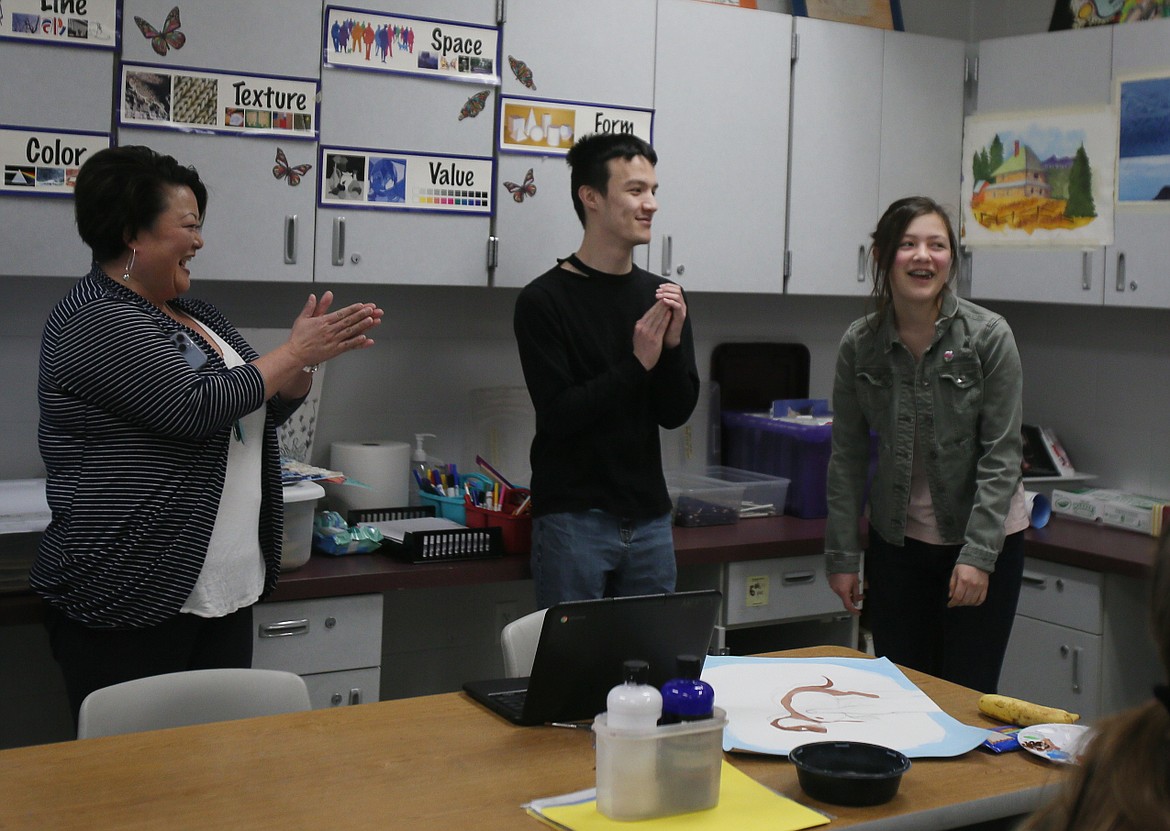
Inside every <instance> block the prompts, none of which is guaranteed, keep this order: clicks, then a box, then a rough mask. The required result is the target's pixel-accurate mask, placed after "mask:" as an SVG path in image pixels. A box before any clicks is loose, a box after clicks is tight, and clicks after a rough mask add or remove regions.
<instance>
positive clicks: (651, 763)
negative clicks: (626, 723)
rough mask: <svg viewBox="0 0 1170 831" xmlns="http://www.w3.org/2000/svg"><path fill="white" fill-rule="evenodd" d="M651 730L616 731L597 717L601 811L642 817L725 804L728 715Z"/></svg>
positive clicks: (621, 817)
mask: <svg viewBox="0 0 1170 831" xmlns="http://www.w3.org/2000/svg"><path fill="white" fill-rule="evenodd" d="M714 713H715V714H714V717H713V718H709V719H703V720H701V721H685V722H682V723H680V724H669V725H666V726H663V727H656V728H654V729H653V730H647V731H645V732H636V733H635V732H625V731H621V730H615V729H614V728H612V727H609V726H608V724H607V723H606V714H605V713H602V714H601V715H599V716H598V717H597V718H596V719H594V720H593V732H594V734H595V738H596V744H597V810H598V811H600V812H601V813H602V814H604V815H605V816H607V817H609V818H610V819H616V820H638V819H652V818H654V817H665V816H670V815H672V814H685V813H688V812H690V811H703V810H706V809H707V808H714V807H715V806H716V805H717V804H719V778H720V777H719V774H720V770H721V767H722V764H723V728H724V727H726V726H727V714H726V713H725V712H724V711H723V710H722V709H720V708H719V707H716V708H715V711H714Z"/></svg>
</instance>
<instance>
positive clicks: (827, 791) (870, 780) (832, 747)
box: [788, 742, 910, 806]
mask: <svg viewBox="0 0 1170 831" xmlns="http://www.w3.org/2000/svg"><path fill="white" fill-rule="evenodd" d="M788 760H789V761H790V762H792V764H794V765H796V777H797V779H798V780H799V781H800V787H802V788H804V792H805V793H807V794H808V795H809V796H811V797H812V798H813V799H819V800H820V801H821V802H828V803H830V804H833V805H854V806H860V805H881V804H882V803H883V802H889V801H890V800H891V799H893V798H894V794H896V793H897V792H898V785H899V784H900V783H901V781H902V774H903V773H905V772H906V771H907V770H909V769H910V760H909V759H907V758H906V757H905V756H904V755H902V754H901V753H899V752H898V751H896V750H893V749H891V748H888V747H882V746H881V745H876V744H865V743H864V742H812V743H811V744H802V745H801V746H800V747H797V748H795V749H794V750H793V751H792V752H791V753H789V754H788Z"/></svg>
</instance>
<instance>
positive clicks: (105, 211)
mask: <svg viewBox="0 0 1170 831" xmlns="http://www.w3.org/2000/svg"><path fill="white" fill-rule="evenodd" d="M206 211H207V187H206V186H205V185H204V184H203V181H202V180H201V179H200V178H199V174H198V173H197V172H196V171H195V169H194V168H191V167H184V166H183V165H181V164H179V163H178V162H177V161H175V159H173V158H171V157H170V156H165V155H163V154H161V153H156V152H155V151H154V150H151V149H150V148H149V147H141V146H126V147H111V148H109V149H107V150H102V151H100V152H98V153H96V154H95V155H94V156H93V157H91V158H90V159H89V161H87V162H86V164H84V165H83V166H82V167H81V170H80V171H79V172H78V174H77V185H76V187H75V189H74V212H75V216H76V220H77V231H78V233H79V234H80V236H81V239H82V241H84V242H85V244H86V245H88V246H89V248H90V250H91V251H92V252H93V259H94V262H96V263H97V264H98V265H99V266H101V268H102V270H103V271H104V272H106V273H107V274H110V275H117V276H119V277H121V278H123V282H125V284H126V285H127V287H128V288H131V289H132V290H133V291H135V292H137V293H138V294H141V295H143V296H144V297H146V298H147V299H148V300H151V301H152V302H154V303H156V304H158V303H165V302H166V301H167V300H171V299H173V298H175V297H178V296H179V295H181V294H184V293H186V291H187V290H188V289H189V288H190V287H191V271H190V268H189V261H190V260H191V259H192V258H193V257H194V256H195V255H196V254H197V253H198V251H199V249H200V248H202V247H203V236H202V230H203V217H204V214H205V213H206ZM126 275H130V276H131V278H132V279H125V276H126Z"/></svg>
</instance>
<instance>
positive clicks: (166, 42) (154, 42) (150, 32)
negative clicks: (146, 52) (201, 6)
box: [134, 6, 187, 57]
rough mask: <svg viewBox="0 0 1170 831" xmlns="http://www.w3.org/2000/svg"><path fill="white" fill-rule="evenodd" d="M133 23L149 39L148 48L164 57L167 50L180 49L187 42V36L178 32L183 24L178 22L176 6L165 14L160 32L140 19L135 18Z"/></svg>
mask: <svg viewBox="0 0 1170 831" xmlns="http://www.w3.org/2000/svg"><path fill="white" fill-rule="evenodd" d="M134 22H135V23H137V24H138V28H139V30H141V32H142V34H143V35H145V36H146V37H147V38H149V39H150V47H151V48H152V49H154V51H155V52H157V53H158V54H160V55H163V56H164V57H165V56H166V54H167V50H168V49H182V48H183V44H184V43H186V42H187V36H186V35H185V34H183V33H182V32H180V31H179V27H180V26H182V25H183V24H182V23H181V22H179V7H178V6H175V7H174V8H173V9H171V10H170V12H168V13H167V19H166V21H165V22H164V23H163V27H162V31H161V32H160V31H159V30H158V29H156V28H154V27H153V26H151V25H150V24H149V23H147V22H146V21H145V20H143V19H142V18H141V17H137V16H136V17H135V18H134Z"/></svg>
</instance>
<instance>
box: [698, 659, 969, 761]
mask: <svg viewBox="0 0 1170 831" xmlns="http://www.w3.org/2000/svg"><path fill="white" fill-rule="evenodd" d="M702 677H703V680H704V681H706V682H707V683H709V684H710V685H711V686H712V687H713V688H714V689H715V700H716V701H717V702H718V703H719V706H720V707H722V708H723V709H724V710H726V711H727V719H728V724H727V727H726V729H725V730H724V732H723V749H724V750H742V751H751V752H755V753H768V754H774V755H781V756H786V755H787V754H788V753H789V752H791V751H792V749H793V748H796V747H799V746H800V745H802V744H808V743H810V742H820V741H858V742H868V743H870V744H879V745H882V746H884V747H891V748H894V749H895V750H900V751H901V752H902V753H904V754H906V755H907V756H909V757H926V756H959V755H961V754H963V753H966V752H967V751H969V750H972V749H973V748H975V747H978V746H979V745H980V744H981V743H982V742H983V741H984V740H985V739H986V738H987V737H988V735H989V734H990V731H988V730H984V729H983V728H981V727H971V726H969V725H965V724H962V723H961V722H959V721H957V720H956V719H954V718H952V717H951V716H949V715H947V714H946V713H945V712H943V711H942V709H940V708H939V706H938V705H937V704H935V703H934V701H932V700H931V699H930V697H929V696H927V695H926V693H924V692H922V690H920V689H918V687H916V686H915V685H914V684H913V682H911V681H910V679H909V678H907V677H906V676H905V675H903V674H902V672H901V671H900V670H899V669H898V668H897V667H896V666H895V665H894V664H893V663H892V662H891V661H889V660H888V659H885V658H878V659H876V660H875V659H870V658H750V657H737V656H710V657H708V658H707V660H706V663H705V665H704V667H703V676H702Z"/></svg>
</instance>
